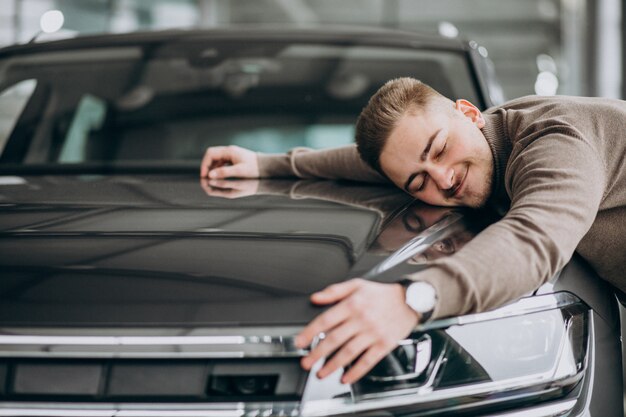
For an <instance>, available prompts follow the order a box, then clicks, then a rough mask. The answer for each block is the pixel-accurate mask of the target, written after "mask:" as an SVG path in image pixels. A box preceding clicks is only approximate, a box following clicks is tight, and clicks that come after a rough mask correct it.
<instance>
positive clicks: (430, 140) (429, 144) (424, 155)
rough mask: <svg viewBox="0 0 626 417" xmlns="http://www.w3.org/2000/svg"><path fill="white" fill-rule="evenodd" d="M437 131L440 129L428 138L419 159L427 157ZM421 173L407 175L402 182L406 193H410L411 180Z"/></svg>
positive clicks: (437, 131) (439, 130)
mask: <svg viewBox="0 0 626 417" xmlns="http://www.w3.org/2000/svg"><path fill="white" fill-rule="evenodd" d="M439 132H441V129H438V130H436V131H435V133H433V134H432V135H431V136H430V138H429V139H428V143H427V144H426V147H425V148H424V150H423V151H422V153H421V154H420V161H422V162H423V161H425V160H426V158H427V157H428V152H430V147H431V146H432V145H433V141H434V140H435V138H436V137H437V135H438V134H439ZM420 173H421V171H417V172H414V173H412V174H411V175H409V178H408V179H407V180H406V182H405V183H404V187H403V188H404V191H406V192H407V193H409V194H410V192H409V185H411V183H412V182H413V180H414V179H415V177H416V176H417V175H419V174H420Z"/></svg>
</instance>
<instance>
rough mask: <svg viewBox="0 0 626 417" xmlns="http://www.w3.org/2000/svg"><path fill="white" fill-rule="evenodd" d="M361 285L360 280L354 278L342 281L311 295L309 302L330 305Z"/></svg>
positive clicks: (361, 281)
mask: <svg viewBox="0 0 626 417" xmlns="http://www.w3.org/2000/svg"><path fill="white" fill-rule="evenodd" d="M362 283H363V280H362V279H359V278H355V279H351V280H349V281H344V282H341V283H339V284H333V285H329V286H328V287H326V288H324V289H323V290H322V291H318V292H316V293H313V294H312V295H311V301H312V302H314V303H315V304H331V303H336V302H337V301H340V300H343V299H344V298H346V297H347V296H349V295H350V294H352V293H353V292H354V291H356V289H357V288H359V286H360V285H361V284H362Z"/></svg>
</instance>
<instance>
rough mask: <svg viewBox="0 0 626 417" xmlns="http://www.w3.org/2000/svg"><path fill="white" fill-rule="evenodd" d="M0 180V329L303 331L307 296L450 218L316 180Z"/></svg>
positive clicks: (379, 193) (392, 193)
mask: <svg viewBox="0 0 626 417" xmlns="http://www.w3.org/2000/svg"><path fill="white" fill-rule="evenodd" d="M2 184H3V185H1V186H0V198H1V206H0V213H1V215H0V227H1V230H2V232H0V271H1V275H2V279H1V280H0V282H1V289H0V291H1V294H2V303H1V304H0V325H29V326H30V325H38V326H39V325H59V324H63V325H68V324H73V325H80V326H82V325H89V326H93V325H115V326H118V325H129V326H131V325H168V324H171V325H190V326H191V325H194V326H197V325H228V326H231V325H266V324H302V323H306V322H307V321H309V320H310V319H311V318H312V317H313V316H315V315H316V314H318V313H319V308H318V307H314V306H312V305H311V304H310V303H309V301H308V295H309V294H310V293H312V292H314V291H316V290H319V289H321V288H323V287H325V286H327V285H329V284H332V283H335V282H340V281H343V280H345V279H348V278H350V277H352V276H363V275H366V274H367V273H368V271H371V270H372V268H374V267H375V266H376V265H378V264H380V263H381V262H383V261H385V260H387V259H388V257H389V256H390V255H391V254H393V253H394V251H396V250H397V249H398V248H400V247H401V246H402V245H403V244H405V243H406V242H408V241H409V240H410V239H413V238H415V236H417V235H419V233H420V232H421V231H422V230H423V229H424V228H426V227H427V226H428V225H429V224H432V223H436V221H437V220H438V218H439V217H441V216H444V215H445V214H446V213H448V212H449V211H448V210H443V211H442V210H441V209H439V210H435V209H432V208H430V209H427V208H424V210H426V214H427V215H426V216H420V210H421V208H420V207H419V206H417V208H416V209H412V211H410V216H407V213H408V212H407V211H406V210H405V207H407V206H408V205H409V204H410V203H411V200H410V199H409V198H408V197H407V196H406V195H404V194H403V193H401V192H398V191H396V190H394V189H393V188H390V187H382V186H363V185H355V184H352V185H350V184H344V185H342V184H337V183H333V182H328V181H327V182H302V181H301V182H294V181H262V182H260V183H259V182H253V183H250V182H248V183H242V182H236V183H233V184H235V185H237V186H238V185H240V184H243V185H246V186H247V187H248V191H244V192H242V191H234V190H233V189H229V188H225V189H222V188H220V189H216V188H212V187H209V186H208V185H207V184H204V185H203V184H201V183H200V182H199V181H198V179H197V178H196V177H191V176H167V177H166V176H128V177H125V176H115V177H113V176H72V177H69V176H45V177H44V176H37V177H2ZM250 190H257V194H256V195H249V196H245V197H240V198H223V197H218V196H216V195H228V196H229V197H236V196H238V195H237V193H238V194H239V195H241V194H244V193H250V192H251V191H250ZM229 193H230V194H229ZM411 207H414V206H411ZM422 217H424V218H426V220H424V219H423V218H422ZM424 222H426V223H427V224H425V223H424ZM381 230H387V232H386V233H382V234H381V233H380V232H381ZM379 235H380V236H379ZM377 237H378V239H377ZM442 252H445V250H444V251H439V253H442ZM422 256H423V255H422ZM413 263H416V262H413ZM417 263H418V264H419V263H420V262H417ZM405 266H407V267H408V268H409V269H411V268H412V269H415V268H420V267H421V266H420V265H417V266H416V265H408V264H407V265H405ZM401 267H402V265H401ZM399 273H400V272H398V273H396V274H392V275H393V276H394V277H396V279H397V276H398V274H399ZM372 278H374V279H376V278H380V279H382V280H385V279H390V278H389V277H387V278H386V277H385V274H384V273H382V274H378V276H374V277H372Z"/></svg>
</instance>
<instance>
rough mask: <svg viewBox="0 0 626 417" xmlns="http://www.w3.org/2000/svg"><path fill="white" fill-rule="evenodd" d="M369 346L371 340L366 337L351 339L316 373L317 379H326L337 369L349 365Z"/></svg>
mask: <svg viewBox="0 0 626 417" xmlns="http://www.w3.org/2000/svg"><path fill="white" fill-rule="evenodd" d="M371 345H372V339H371V338H370V337H368V336H367V335H360V336H357V337H355V338H353V339H352V340H350V341H349V342H348V343H346V344H345V345H344V346H343V347H342V348H341V350H339V352H337V353H335V354H334V355H333V356H332V357H331V358H330V359H329V360H328V361H327V362H326V363H325V364H324V366H323V367H322V369H320V370H319V371H318V372H317V377H318V378H320V379H322V378H326V377H327V376H328V375H330V374H332V373H333V372H335V371H336V370H337V369H339V368H342V367H344V366H347V365H349V364H350V363H352V361H354V360H355V359H356V358H358V357H359V355H360V354H361V353H363V352H364V351H365V350H366V349H367V348H368V347H370V346H371Z"/></svg>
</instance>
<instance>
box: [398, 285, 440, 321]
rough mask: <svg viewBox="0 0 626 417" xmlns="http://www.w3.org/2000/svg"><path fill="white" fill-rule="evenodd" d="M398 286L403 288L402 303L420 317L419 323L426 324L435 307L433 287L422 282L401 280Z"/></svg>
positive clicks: (435, 296)
mask: <svg viewBox="0 0 626 417" xmlns="http://www.w3.org/2000/svg"><path fill="white" fill-rule="evenodd" d="M398 284H400V285H402V286H403V287H404V290H405V293H404V302H405V303H406V305H408V306H409V308H411V310H413V311H415V312H416V313H418V314H419V316H420V323H425V322H427V321H428V320H429V319H430V317H431V316H432V315H433V311H435V306H436V305H437V291H436V290H435V287H433V286H432V285H430V284H429V283H427V282H424V281H413V280H412V279H408V278H407V279H403V280H400V281H398Z"/></svg>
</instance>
